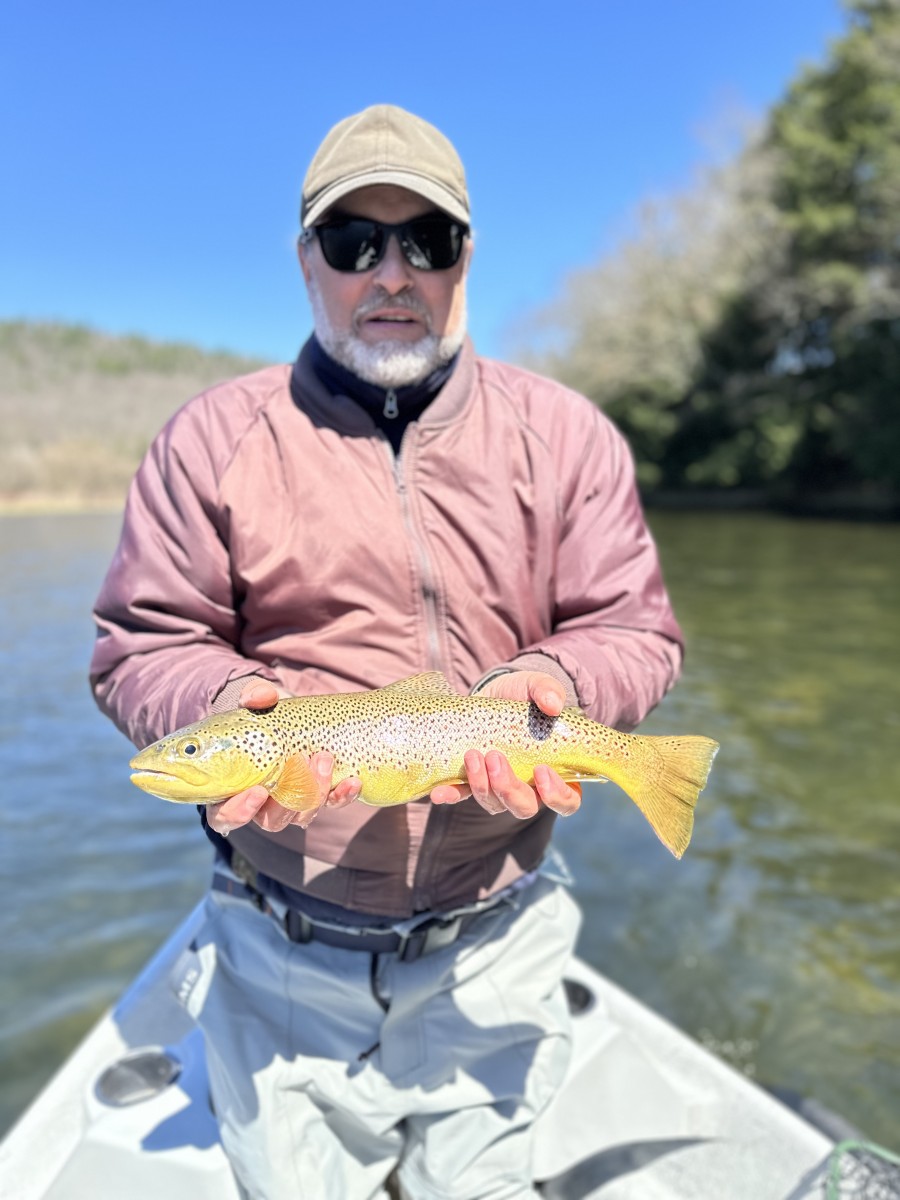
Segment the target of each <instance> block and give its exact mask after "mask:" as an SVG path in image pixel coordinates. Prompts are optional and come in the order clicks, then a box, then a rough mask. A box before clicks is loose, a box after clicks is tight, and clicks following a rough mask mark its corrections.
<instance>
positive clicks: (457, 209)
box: [301, 169, 469, 229]
mask: <svg viewBox="0 0 900 1200" xmlns="http://www.w3.org/2000/svg"><path fill="white" fill-rule="evenodd" d="M377 183H389V184H393V185H394V187H402V188H406V190H407V191H410V192H415V193H416V195H417V196H423V197H424V198H425V199H426V200H430V201H431V203H432V204H435V205H437V207H438V208H440V209H443V211H444V212H445V213H448V214H449V215H450V216H451V217H453V218H454V219H455V220H457V221H461V222H462V224H463V225H468V224H469V210H468V208H467V207H466V206H465V205H464V204H463V203H462V202H461V201H460V200H459V198H458V197H457V196H454V194H453V192H451V191H450V190H449V189H448V188H445V187H443V186H442V185H441V184H440V183H437V182H436V181H435V180H434V179H425V178H423V177H422V176H421V175H417V174H416V173H415V172H414V171H398V170H396V169H394V170H381V171H365V172H362V173H360V174H359V175H354V176H352V177H350V178H349V179H341V180H340V181H339V182H337V183H333V184H331V186H330V187H327V188H325V189H324V191H322V192H320V193H319V195H318V196H316V198H315V199H314V200H313V201H312V203H311V204H310V205H309V208H307V209H305V210H304V212H303V213H302V214H301V220H302V221H303V225H304V226H305V227H306V228H307V229H308V228H309V227H310V226H311V225H315V223H316V221H318V220H319V218H320V217H323V216H324V215H325V213H326V212H327V211H328V209H329V208H332V207H333V206H334V205H335V204H336V203H337V202H338V200H340V199H342V198H343V197H344V196H348V195H349V194H350V193H351V192H355V191H358V189H359V188H364V187H371V186H372V185H373V184H377Z"/></svg>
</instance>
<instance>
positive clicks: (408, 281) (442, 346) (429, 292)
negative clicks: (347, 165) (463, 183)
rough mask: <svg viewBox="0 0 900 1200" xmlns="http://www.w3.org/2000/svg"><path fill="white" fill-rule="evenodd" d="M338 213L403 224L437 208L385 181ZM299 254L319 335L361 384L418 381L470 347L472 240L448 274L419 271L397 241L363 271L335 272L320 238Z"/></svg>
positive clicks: (341, 205) (355, 195)
mask: <svg viewBox="0 0 900 1200" xmlns="http://www.w3.org/2000/svg"><path fill="white" fill-rule="evenodd" d="M335 210H336V211H338V212H340V213H342V214H346V215H348V216H355V217H368V218H369V219H370V220H374V221H384V222H386V223H389V224H398V223H399V222H401V221H407V220H410V219H412V218H413V217H421V216H424V215H425V214H426V213H432V212H434V211H435V208H434V205H433V204H430V203H429V201H427V200H425V199H424V198H423V197H422V196H417V195H416V194H415V192H410V191H407V190H406V188H400V187H393V186H390V185H387V184H377V185H375V186H373V187H365V188H359V189H357V191H355V192H351V193H350V194H349V195H347V196H343V197H342V198H341V200H340V201H339V202H338V204H337V205H335ZM299 253H300V266H301V268H302V270H303V276H304V278H305V280H306V286H307V290H308V292H309V299H310V304H311V305H312V310H313V318H314V321H315V327H316V336H317V337H318V339H319V341H320V342H321V344H322V346H323V347H324V349H325V350H326V351H327V352H328V353H329V354H330V355H331V356H332V358H334V359H336V361H337V362H339V363H341V364H342V365H343V366H345V367H347V368H348V369H349V370H351V371H353V373H354V374H355V375H358V376H359V377H360V378H361V379H365V380H367V381H368V382H370V383H375V384H378V385H379V386H381V387H403V386H404V385H406V384H410V383H418V382H419V381H420V380H422V379H424V378H425V376H426V375H428V374H430V372H431V371H433V370H434V369H435V368H436V367H438V366H442V365H443V364H444V363H446V362H449V361H450V359H451V358H452V357H453V355H454V354H455V353H456V352H457V350H458V349H459V347H460V346H461V345H462V342H463V338H464V337H465V332H466V291H465V281H466V275H467V273H468V269H469V260H470V258H471V253H472V243H471V239H469V238H466V240H465V242H464V245H463V251H462V254H461V255H460V257H459V261H458V262H457V263H456V265H455V266H453V267H450V268H449V269H448V270H446V271H422V270H419V269H418V268H416V267H413V266H412V265H411V264H410V263H408V262H407V260H406V258H405V257H404V255H403V252H402V251H401V249H400V245H399V243H398V241H397V239H396V237H391V238H390V239H389V240H388V245H387V249H386V250H385V253H384V256H383V258H382V259H381V262H379V263H377V264H376V265H375V266H374V267H373V268H372V269H371V270H369V271H361V272H359V273H353V272H348V273H345V272H342V271H336V270H334V268H332V267H330V266H329V265H328V263H327V262H326V261H325V258H324V256H323V254H322V247H321V246H320V245H319V241H318V239H317V238H313V239H312V240H311V241H310V242H308V243H305V244H303V245H301V246H300V250H299Z"/></svg>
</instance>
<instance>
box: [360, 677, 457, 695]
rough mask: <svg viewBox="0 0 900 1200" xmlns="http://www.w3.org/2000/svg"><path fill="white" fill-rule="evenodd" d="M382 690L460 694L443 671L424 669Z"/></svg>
mask: <svg viewBox="0 0 900 1200" xmlns="http://www.w3.org/2000/svg"><path fill="white" fill-rule="evenodd" d="M379 691H382V692H401V693H407V694H410V695H416V696H458V695H459V693H458V692H455V691H454V690H453V687H452V686H451V684H450V681H449V680H448V678H447V676H446V675H445V674H444V672H443V671H423V672H422V673H421V674H420V675H410V676H409V677H408V678H406V679H398V680H397V682H396V683H389V684H387V686H386V687H383V688H379Z"/></svg>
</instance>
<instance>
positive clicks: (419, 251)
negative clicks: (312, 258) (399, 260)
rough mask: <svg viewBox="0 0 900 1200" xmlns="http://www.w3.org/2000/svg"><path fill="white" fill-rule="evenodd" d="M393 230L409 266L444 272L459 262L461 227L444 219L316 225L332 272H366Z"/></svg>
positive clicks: (360, 220) (337, 221)
mask: <svg viewBox="0 0 900 1200" xmlns="http://www.w3.org/2000/svg"><path fill="white" fill-rule="evenodd" d="M394 231H396V233H397V235H398V237H399V239H400V247H401V249H402V250H403V253H404V255H405V256H406V261H407V262H408V263H409V264H410V266H413V267H416V268H417V269H418V270H420V271H446V270H447V268H448V267H452V266H454V265H455V264H456V263H457V262H458V261H459V255H460V252H461V251H462V244H463V238H464V237H465V235H466V229H465V226H464V225H460V224H459V223H458V222H457V221H452V220H450V219H449V218H447V217H438V216H435V217H416V218H415V220H412V221H405V222H404V223H403V224H402V225H382V224H381V222H380V221H369V220H366V219H365V218H364V217H341V218H336V219H335V220H333V221H329V222H327V223H326V224H324V225H317V226H316V234H317V236H318V238H319V244H320V245H321V247H322V253H323V255H324V256H325V261H326V262H327V263H328V265H329V267H332V268H333V269H334V270H335V271H348V272H359V271H370V270H371V269H372V267H374V266H375V265H376V264H377V263H378V262H380V260H381V256H382V254H383V253H384V248H385V245H386V244H387V238H388V237H389V236H390V234H391V233H392V232H394Z"/></svg>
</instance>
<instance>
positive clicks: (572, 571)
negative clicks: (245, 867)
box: [91, 344, 681, 916]
mask: <svg viewBox="0 0 900 1200" xmlns="http://www.w3.org/2000/svg"><path fill="white" fill-rule="evenodd" d="M95 618H96V622H97V626H98V639H97V643H96V648H95V652H94V658H93V663H92V668H91V679H92V685H93V687H94V690H95V695H96V698H97V701H98V703H99V705H100V706H101V708H102V709H103V710H104V711H105V712H106V713H108V715H109V716H110V717H111V718H112V719H113V720H114V721H115V722H116V724H117V725H118V726H119V728H120V729H122V730H123V731H124V732H125V733H126V734H127V735H128V736H129V737H130V738H131V739H132V740H133V741H134V742H135V744H136V745H138V746H142V745H146V744H147V743H149V742H151V741H153V740H155V739H156V738H159V737H161V736H162V735H163V734H164V733H167V732H170V731H171V730H173V729H175V728H178V727H180V726H182V725H186V724H188V723H190V722H192V721H196V720H198V719H200V718H201V717H203V716H205V715H206V714H208V713H209V712H210V710H211V708H212V707H213V705H214V704H216V701H217V698H218V699H219V703H218V705H217V707H222V705H223V703H226V706H233V704H234V703H236V693H237V692H239V690H240V685H239V684H233V686H232V687H228V685H229V683H233V681H236V680H240V679H242V678H243V677H245V676H247V675H250V674H255V675H260V676H263V677H265V678H267V679H271V680H273V681H275V682H277V683H279V684H281V685H282V686H284V687H285V688H286V689H288V690H289V691H290V692H292V693H295V694H297V695H310V694H316V693H323V692H331V691H351V690H354V689H361V688H369V687H376V686H380V685H383V684H386V683H389V682H391V681H392V680H395V679H399V678H402V677H404V676H406V675H412V674H414V673H416V672H419V671H424V670H429V669H440V670H443V671H444V672H445V673H446V675H447V676H448V678H449V679H450V680H451V682H452V683H453V684H454V685H455V686H456V687H457V688H458V689H459V690H460V691H463V692H464V691H467V690H468V689H470V688H471V686H472V685H473V684H474V683H475V682H476V681H477V680H478V679H479V678H480V677H481V676H482V675H483V674H484V673H485V672H486V671H488V670H490V669H491V668H493V667H495V666H497V665H500V664H512V663H517V662H524V664H525V665H528V666H531V665H535V666H541V667H543V668H545V669H547V670H549V671H551V672H553V673H555V674H556V675H557V676H558V677H560V678H561V679H563V680H564V681H565V682H566V683H567V685H568V686H569V689H570V693H571V694H572V698H573V699H575V700H577V702H578V703H579V704H581V706H582V707H583V708H584V709H585V711H586V712H588V713H589V714H590V715H591V716H592V717H594V718H595V719H597V720H600V721H602V722H604V724H608V725H615V726H618V727H619V728H633V727H634V726H635V725H636V724H637V723H638V722H639V721H640V720H641V719H642V718H643V717H644V716H645V715H646V713H647V712H648V711H649V710H650V709H651V708H652V707H653V706H654V705H655V704H656V703H657V702H658V701H659V699H660V698H661V697H662V696H663V695H664V693H665V692H666V691H667V690H668V689H669V688H670V687H671V686H672V684H673V683H674V681H675V678H676V676H677V673H678V670H679V667H680V662H681V636H680V631H679V629H678V625H677V624H676V621H675V618H674V616H673V614H672V611H671V608H670V605H669V599H668V596H667V595H666V591H665V588H664V586H663V582H662V578H661V575H660V570H659V564H658V559H657V554H656V548H655V546H654V543H653V540H652V538H651V536H650V534H649V532H648V530H647V527H646V525H645V523H644V519H643V514H642V511H641V506H640V502H639V500H638V496H637V492H636V489H635V484H634V477H633V467H632V461H631V457H630V454H629V452H628V449H627V447H626V444H625V442H624V440H623V438H622V437H621V435H620V434H619V433H618V432H617V431H616V430H615V429H614V427H613V426H612V425H611V424H610V422H609V421H608V420H607V419H606V418H605V417H604V416H603V414H602V413H601V412H600V411H599V410H598V409H597V408H595V407H594V406H593V405H592V404H591V403H590V402H588V401H587V400H585V399H584V398H583V397H581V396H578V395H576V394H575V393H573V392H570V391H568V390H567V389H565V388H563V387H561V386H559V385H558V384H556V383H553V382H551V381H549V380H547V379H542V378H540V377H538V376H536V375H533V374H530V373H528V372H527V371H523V370H520V369H517V368H514V367H511V366H506V365H503V364H500V363H496V362H492V361H488V360H485V359H480V358H477V357H476V356H475V354H474V353H473V351H472V348H471V346H470V345H468V344H467V345H466V346H465V347H464V349H463V352H462V355H461V357H460V361H459V363H458V364H457V367H456V369H455V371H454V372H453V374H452V376H451V377H450V379H449V381H448V382H447V384H446V385H445V386H444V388H443V389H442V391H441V392H440V393H439V395H438V397H437V398H436V399H435V400H434V402H433V403H432V404H431V405H430V406H429V408H428V409H427V410H426V411H425V413H424V415H423V416H422V417H421V418H420V420H419V421H418V422H415V423H413V424H412V425H410V426H409V428H408V429H407V431H406V434H405V436H404V440H403V446H402V453H401V455H400V457H399V459H395V458H394V455H393V453H392V451H391V449H390V447H389V445H388V443H387V441H386V439H385V438H384V437H383V436H382V435H381V434H380V433H379V432H378V431H377V430H376V429H375V427H374V426H373V424H372V422H371V420H370V418H369V416H368V415H367V414H366V413H365V412H364V410H363V409H361V408H360V407H359V406H358V405H357V404H355V403H354V402H353V401H351V400H349V399H348V398H346V397H342V396H332V395H330V394H329V393H328V392H326V390H325V389H324V387H323V386H322V385H321V383H320V382H319V380H318V379H317V377H316V376H315V375H314V374H313V373H312V371H311V369H310V367H309V364H308V361H307V355H306V353H302V354H301V356H300V358H299V360H298V362H297V363H296V364H295V365H294V367H293V370H292V369H291V368H290V367H287V366H279V367H271V368H268V369H266V370H263V371H260V372H258V373H256V374H254V375H249V376H246V377H244V378H241V379H236V380H233V381H231V382H228V383H224V384H221V385H219V386H216V387H213V388H211V389H210V390H209V391H207V392H204V393H203V394H202V395H200V396H198V397H196V398H195V399H194V400H192V401H191V402H190V403H189V404H187V405H186V406H185V407H184V408H183V409H181V411H180V412H178V413H177V414H176V415H175V416H174V417H173V418H172V420H171V421H170V422H169V423H168V425H167V426H166V427H165V429H164V430H163V431H162V433H161V434H160V435H159V437H158V438H157V439H156V441H155V442H154V443H153V445H152V446H151V448H150V450H149V451H148V453H147V456H146V458H145V459H144V462H143V463H142V465H141V467H140V469H139V471H138V473H137V475H136V477H135V480H134V483H133V484H132V488H131V491H130V493H129V498H128V504H127V507H126V511H125V518H124V525H123V529H122V536H121V540H120V543H119V546H118V549H117V551H116V554H115V557H114V559H113V562H112V565H111V567H110V570H109V573H108V575H107V577H106V580H105V582H104V584H103V588H102V590H101V593H100V596H99V598H98V601H97V606H96V612H95ZM223 693H224V696H223ZM551 825H552V814H551V813H549V812H548V811H546V810H545V811H543V812H542V813H540V814H539V815H538V816H537V817H535V818H534V819H533V820H531V821H519V820H516V819H515V818H514V817H511V816H509V815H508V814H501V815H500V816H495V817H492V816H488V815H487V814H486V813H485V812H484V811H483V810H482V809H480V808H479V807H478V805H477V804H475V802H474V801H471V800H467V801H464V802H463V803H462V804H459V805H455V806H440V807H436V806H433V805H431V804H430V802H429V801H427V800H423V801H416V802H414V803H412V804H408V805H403V806H399V807H397V808H390V809H375V808H369V807H368V806H365V805H362V804H357V805H353V806H351V807H350V808H348V809H341V810H337V811H334V812H329V811H323V812H321V813H320V814H319V815H318V816H317V817H316V819H315V821H314V822H313V823H312V825H311V826H310V828H309V829H308V830H306V831H303V830H301V829H299V828H297V827H294V826H292V827H290V828H289V829H287V830H285V831H284V832H283V833H280V834H268V833H265V832H263V831H262V830H260V829H259V828H258V827H256V826H251V827H248V828H245V829H241V830H236V831H235V832H234V833H233V834H232V836H231V842H232V843H233V844H234V845H235V846H236V847H237V848H238V849H240V850H241V851H242V853H243V854H244V855H245V856H246V857H247V858H249V859H250V861H251V862H253V863H254V864H255V865H256V866H257V867H258V868H259V869H261V870H263V871H265V872H266V873H267V874H269V875H272V876H273V877H274V878H277V879H280V880H281V881H282V882H284V883H286V884H288V885H290V886H292V887H294V888H297V889H298V890H302V891H306V892H308V893H310V894H312V895H316V896H319V897H321V898H323V899H326V900H330V901H332V902H334V903H337V904H342V905H344V906H345V907H348V908H353V909H357V910H359V911H362V912H371V913H380V914H389V915H397V916H408V915H410V914H411V913H412V912H415V911H422V910H424V909H428V908H440V907H447V906H449V905H453V904H456V903H461V902H465V901H468V900H471V899H473V898H476V897H481V896H484V895H488V894H490V893H491V892H492V891H494V890H496V889H497V888H499V887H501V886H504V885H505V884H506V883H508V882H509V881H510V880H511V879H512V878H514V877H516V876H517V875H519V874H521V873H522V872H524V871H527V870H530V869H532V868H533V867H534V866H535V865H536V864H537V862H539V860H540V858H541V857H542V855H543V852H544V850H545V848H546V844H547V841H548V839H549V836H550V828H551Z"/></svg>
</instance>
